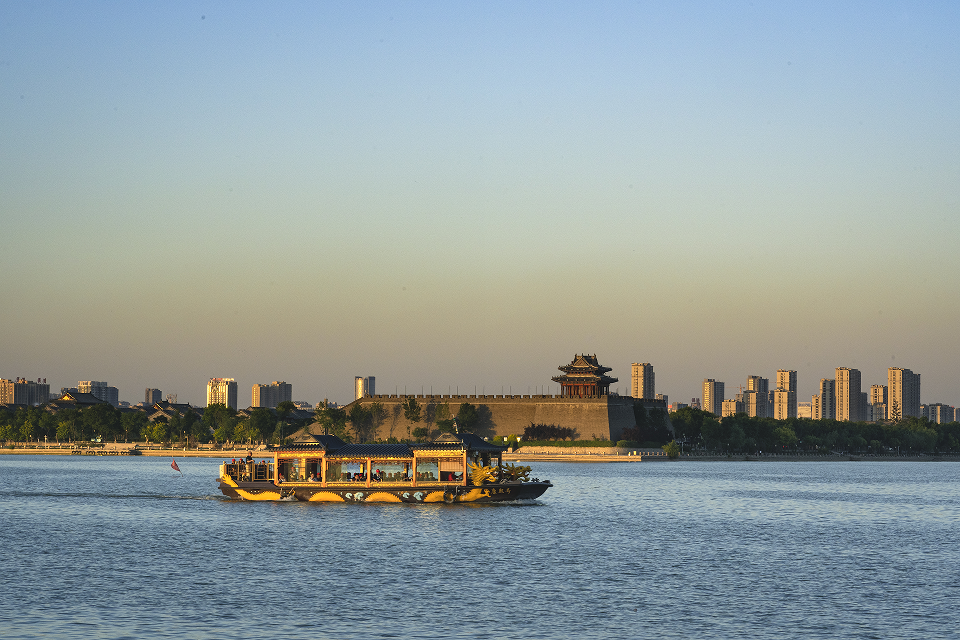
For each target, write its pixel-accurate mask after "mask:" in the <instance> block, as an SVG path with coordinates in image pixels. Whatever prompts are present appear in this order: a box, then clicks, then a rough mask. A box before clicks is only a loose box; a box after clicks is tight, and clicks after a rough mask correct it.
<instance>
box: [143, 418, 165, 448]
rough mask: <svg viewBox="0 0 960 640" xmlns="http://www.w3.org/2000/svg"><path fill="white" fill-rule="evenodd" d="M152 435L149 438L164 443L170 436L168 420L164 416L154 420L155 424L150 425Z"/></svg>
mask: <svg viewBox="0 0 960 640" xmlns="http://www.w3.org/2000/svg"><path fill="white" fill-rule="evenodd" d="M149 433H150V437H149V438H148V440H150V441H153V442H156V443H158V444H159V443H163V442H166V441H167V440H168V439H169V437H170V430H169V425H168V424H167V421H166V420H165V419H163V418H157V419H156V420H154V421H153V424H151V425H150V430H149Z"/></svg>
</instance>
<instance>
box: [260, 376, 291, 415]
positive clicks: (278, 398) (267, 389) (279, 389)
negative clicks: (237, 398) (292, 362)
mask: <svg viewBox="0 0 960 640" xmlns="http://www.w3.org/2000/svg"><path fill="white" fill-rule="evenodd" d="M250 395H251V398H250V406H253V407H268V408H270V409H276V407H277V405H278V404H280V403H281V402H293V387H292V386H291V385H290V384H289V383H286V382H278V381H276V380H274V381H273V382H272V383H270V384H255V385H253V390H252V391H251V394H250Z"/></svg>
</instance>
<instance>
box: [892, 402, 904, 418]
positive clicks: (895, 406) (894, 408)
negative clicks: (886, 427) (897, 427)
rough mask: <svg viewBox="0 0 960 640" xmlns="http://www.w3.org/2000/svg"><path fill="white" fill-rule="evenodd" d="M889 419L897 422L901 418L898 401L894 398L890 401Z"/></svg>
mask: <svg viewBox="0 0 960 640" xmlns="http://www.w3.org/2000/svg"><path fill="white" fill-rule="evenodd" d="M890 420H892V421H893V423H894V424H897V423H899V422H900V421H901V420H903V415H902V413H901V411H900V403H899V402H897V401H896V400H894V401H893V402H891V403H890Z"/></svg>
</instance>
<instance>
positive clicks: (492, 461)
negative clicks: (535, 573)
mask: <svg viewBox="0 0 960 640" xmlns="http://www.w3.org/2000/svg"><path fill="white" fill-rule="evenodd" d="M313 438H314V439H315V441H314V442H300V443H295V444H289V445H281V446H277V447H275V448H273V449H272V451H271V453H272V454H273V460H272V461H271V460H259V461H257V460H251V459H250V457H249V456H248V459H247V460H246V461H244V460H239V461H236V462H234V463H228V462H225V463H223V464H222V465H220V477H219V481H220V490H221V491H222V492H223V494H224V495H225V496H228V497H230V498H240V499H243V500H301V501H305V502H308V501H309V502H446V503H448V504H451V503H455V502H507V501H513V500H528V499H533V498H538V497H540V496H541V495H543V492H544V491H546V490H547V489H548V488H550V487H552V486H553V485H552V484H551V483H550V482H549V481H548V480H543V481H541V480H538V479H536V478H533V479H531V478H530V477H529V474H530V468H529V467H521V466H516V465H510V464H507V465H504V464H503V452H504V451H506V447H501V446H498V445H494V444H490V443H489V442H487V441H485V440H484V439H482V438H480V437H478V436H476V435H474V434H472V433H446V434H443V435H441V436H440V437H439V438H437V439H436V440H434V441H433V442H426V443H406V444H347V443H345V442H343V440H341V439H340V438H337V437H336V436H330V435H321V436H313Z"/></svg>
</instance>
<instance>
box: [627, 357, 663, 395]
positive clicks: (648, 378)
mask: <svg viewBox="0 0 960 640" xmlns="http://www.w3.org/2000/svg"><path fill="white" fill-rule="evenodd" d="M630 389H631V391H630V395H631V396H633V397H634V398H641V399H645V400H652V399H654V398H656V397H657V392H656V389H655V375H654V373H653V365H652V364H650V363H649V362H641V363H636V362H634V363H633V364H632V365H630Z"/></svg>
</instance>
